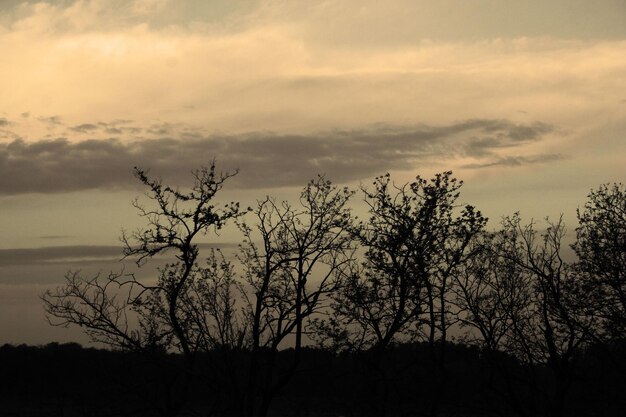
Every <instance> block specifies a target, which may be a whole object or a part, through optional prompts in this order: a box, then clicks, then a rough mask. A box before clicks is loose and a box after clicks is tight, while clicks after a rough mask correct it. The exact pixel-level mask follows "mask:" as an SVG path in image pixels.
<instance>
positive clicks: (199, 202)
mask: <svg viewBox="0 0 626 417" xmlns="http://www.w3.org/2000/svg"><path fill="white" fill-rule="evenodd" d="M233 175H234V174H231V173H224V174H222V173H218V172H217V171H216V168H215V163H212V164H211V165H210V166H209V167H208V168H202V169H200V170H197V171H193V177H194V184H193V186H192V187H191V189H190V190H188V191H181V190H179V189H177V188H172V187H169V186H165V185H163V184H162V182H161V180H159V179H152V178H150V177H148V174H147V172H146V171H144V170H142V169H139V168H135V176H136V177H137V178H138V179H139V180H140V181H141V183H142V184H144V185H145V186H147V187H148V192H147V193H146V196H147V198H148V199H149V201H150V203H151V204H149V205H144V204H142V203H141V202H140V201H139V200H138V199H136V200H135V201H134V202H133V205H134V206H135V207H136V208H137V210H138V211H139V214H140V216H141V217H143V218H144V219H145V220H146V223H147V225H146V227H145V228H144V229H140V230H137V231H136V232H133V233H130V234H129V233H124V234H123V236H122V241H123V243H124V246H125V248H124V255H125V256H126V257H133V258H134V259H135V260H136V262H137V264H138V265H140V266H141V265H143V264H144V263H145V262H146V261H147V260H149V259H150V258H152V257H154V256H156V255H158V254H161V253H165V252H173V254H174V256H175V258H176V261H175V262H173V263H170V264H167V265H166V266H165V267H163V268H161V269H159V276H158V279H157V280H156V282H155V283H153V284H148V283H144V282H140V281H139V280H137V279H135V277H134V276H132V275H122V274H110V275H109V276H108V277H107V278H106V279H102V278H100V277H98V276H96V277H94V278H85V277H82V276H81V275H80V274H79V273H78V272H70V273H68V274H67V276H66V284H65V286H64V287H60V288H57V290H56V291H47V292H46V293H45V294H44V295H43V297H42V298H43V301H44V308H45V310H46V313H47V316H48V318H49V321H50V322H51V323H52V324H54V325H61V326H69V325H78V326H81V327H83V328H85V329H86V332H87V333H88V334H89V335H90V336H91V338H92V340H94V341H95V342H100V343H104V344H106V345H108V346H110V347H113V348H118V349H123V350H133V351H138V352H146V351H155V350H157V351H170V350H174V351H178V352H181V353H182V354H183V357H184V362H185V367H184V369H183V371H182V372H181V373H180V381H179V384H177V386H178V387H179V389H177V392H176V395H173V396H172V398H171V401H170V403H169V404H168V406H167V410H166V411H165V413H166V414H168V415H176V413H177V412H178V410H180V408H181V407H182V406H183V404H184V402H185V397H186V393H187V390H188V387H189V384H190V382H191V379H192V376H193V370H194V364H195V359H196V354H197V353H198V352H199V351H201V350H207V349H210V348H212V347H214V346H216V345H219V344H222V343H232V342H233V341H234V339H239V338H240V336H239V335H238V334H235V333H237V332H239V331H240V330H239V329H236V327H237V324H235V322H234V320H233V317H234V316H233V315H231V313H230V311H231V310H232V305H233V304H232V303H233V301H232V299H231V298H230V293H229V292H228V291H230V288H231V287H232V268H231V267H230V266H229V265H228V264H227V263H226V262H225V261H223V259H222V260H219V257H217V256H216V254H215V253H212V254H211V256H210V257H209V262H208V264H207V266H205V267H202V268H201V267H199V266H198V263H197V262H198V257H199V249H198V245H197V244H196V243H195V239H196V238H197V237H198V236H200V235H204V234H207V233H209V232H215V231H217V230H219V229H221V228H222V227H223V226H224V225H225V224H226V222H228V221H229V220H231V219H234V218H237V217H239V216H240V215H241V214H242V212H241V211H240V209H239V204H238V203H227V204H225V205H223V206H221V207H219V206H216V205H215V202H214V198H215V196H216V194H217V193H218V192H219V191H220V190H221V189H222V187H223V184H224V183H225V182H226V181H227V180H228V179H229V178H230V177H232V176H233ZM209 323H211V324H210V325H209Z"/></svg>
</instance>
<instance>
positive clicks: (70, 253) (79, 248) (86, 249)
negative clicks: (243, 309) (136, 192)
mask: <svg viewBox="0 0 626 417" xmlns="http://www.w3.org/2000/svg"><path fill="white" fill-rule="evenodd" d="M198 246H199V248H200V249H201V250H209V249H212V248H223V249H232V248H235V247H236V244H234V243H228V242H226V243H220V244H213V243H200V244H198ZM121 259H122V248H121V247H119V246H98V245H74V246H47V247H40V248H27V249H0V268H6V267H15V266H31V267H33V266H45V265H52V266H54V265H60V266H65V267H69V266H76V265H78V266H81V265H89V264H107V263H109V264H110V263H117V262H119V261H120V260H121ZM160 259H161V261H163V259H169V258H168V256H167V255H165V256H161V257H160ZM2 275H3V274H0V276H2Z"/></svg>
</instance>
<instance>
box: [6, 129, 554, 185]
mask: <svg viewBox="0 0 626 417" xmlns="http://www.w3.org/2000/svg"><path fill="white" fill-rule="evenodd" d="M111 126H112V124H107V123H100V124H95V123H94V124H85V125H79V126H74V127H73V128H70V130H73V131H75V132H80V133H85V132H96V131H98V130H99V129H100V130H101V131H102V130H104V131H110V130H111V129H112V127H111ZM119 129H120V130H122V129H124V127H120V128H119ZM553 131H554V128H553V127H552V126H550V125H547V124H545V123H541V122H535V123H529V124H516V123H513V122H511V121H508V120H481V119H473V120H466V121H462V122H457V123H452V124H448V125H440V126H429V125H418V126H390V125H378V126H372V127H370V128H368V129H361V130H334V131H328V132H320V133H314V134H307V135H305V134H301V135H295V134H273V133H248V134H242V135H206V134H205V133H203V132H202V131H201V130H198V129H193V128H189V127H187V126H185V125H182V124H168V123H161V124H155V125H152V126H150V127H149V128H148V129H146V130H145V133H146V134H147V135H149V136H148V137H144V138H140V139H136V140H132V141H122V140H119V139H111V138H109V139H89V140H82V141H70V140H68V139H67V138H64V137H61V138H56V139H52V140H40V141H36V142H29V143H27V142H25V141H23V140H14V141H12V142H9V143H6V144H0V194H4V195H9V194H21V193H30V192H38V193H58V192H70V191H78V190H86V189H116V188H117V189H119V188H122V189H127V188H132V187H133V186H134V185H135V182H134V181H133V180H132V178H131V172H132V167H133V166H141V167H143V168H148V169H151V170H152V172H154V173H155V175H160V176H163V177H164V178H166V180H167V181H168V182H172V183H174V184H185V183H187V181H188V175H189V171H190V170H191V169H193V168H197V167H200V166H202V165H207V164H208V163H210V161H211V160H213V159H214V158H216V159H217V162H218V165H219V167H221V168H223V169H225V170H234V169H240V170H241V172H240V174H239V175H237V176H236V177H235V178H234V179H233V180H232V181H231V184H230V186H231V187H235V188H245V189H247V188H256V187H281V186H293V185H301V184H302V183H304V182H306V181H307V180H308V179H310V178H311V177H313V176H315V175H316V174H318V173H324V174H327V175H328V176H329V177H330V178H332V179H334V180H335V181H338V182H346V181H352V180H359V179H363V178H367V177H370V176H374V175H378V174H380V173H383V172H386V171H389V170H410V169H413V167H414V166H415V165H416V164H422V165H432V164H441V163H450V162H454V160H455V159H459V158H467V157H471V158H473V159H474V160H476V159H478V162H477V165H476V166H477V167H482V166H483V165H485V164H489V163H490V162H485V159H487V158H491V159H493V158H506V157H507V156H506V155H503V154H502V150H503V149H504V150H506V149H509V148H519V147H520V146H523V145H524V144H532V143H536V142H538V141H540V140H541V139H544V138H545V137H546V136H547V135H548V134H550V133H552V132H553ZM150 135H152V136H150ZM502 161H506V159H502ZM515 161H517V162H518V163H517V165H520V164H523V163H537V162H540V161H539V160H538V159H526V160H525V159H523V158H517V159H515ZM498 164H499V165H507V166H513V165H515V164H513V163H508V164H507V163H505V162H500V163H498ZM466 166H467V165H466Z"/></svg>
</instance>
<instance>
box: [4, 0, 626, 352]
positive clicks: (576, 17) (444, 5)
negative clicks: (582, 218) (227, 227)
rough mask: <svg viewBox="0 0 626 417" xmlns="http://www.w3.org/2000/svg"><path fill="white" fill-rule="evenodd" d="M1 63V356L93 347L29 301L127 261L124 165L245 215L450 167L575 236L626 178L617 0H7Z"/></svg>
mask: <svg viewBox="0 0 626 417" xmlns="http://www.w3.org/2000/svg"><path fill="white" fill-rule="evenodd" d="M0 53H1V55H2V58H1V59H0V91H2V94H0V213H1V214H2V215H1V216H0V236H1V237H0V343H4V342H11V343H47V342H48V341H52V340H59V341H65V340H79V341H83V342H84V341H85V339H84V338H83V339H81V336H80V335H79V333H77V332H73V331H71V330H65V329H58V328H51V327H49V326H48V325H47V323H46V322H45V320H44V316H43V309H42V307H41V301H40V300H39V298H38V296H39V295H40V294H41V293H42V292H43V291H45V289H47V288H50V287H54V286H56V285H59V284H60V283H62V281H63V276H64V273H65V271H67V270H68V269H82V270H84V271H86V272H88V273H96V272H98V271H106V270H107V268H110V267H111V265H113V267H116V266H118V265H117V264H116V262H115V261H116V260H117V259H118V258H119V250H118V248H119V240H118V239H119V236H120V230H121V229H122V228H127V229H133V228H136V227H140V226H141V222H140V219H139V218H138V216H137V213H136V211H135V210H134V209H133V207H132V206H131V204H130V202H131V200H132V199H133V198H134V197H135V196H136V195H138V194H140V193H141V192H142V189H141V188H140V187H139V186H138V183H137V181H136V180H135V179H134V178H133V176H132V168H133V166H141V167H143V168H147V169H150V172H151V173H153V174H154V175H155V176H160V177H163V179H164V181H165V182H167V183H171V184H176V185H181V186H184V185H185V184H188V183H189V179H190V175H189V172H190V171H191V170H192V169H194V168H198V167H200V166H202V165H206V164H207V163H209V162H210V161H211V160H213V159H215V160H216V161H217V165H218V167H219V168H220V169H223V170H234V169H239V170H240V171H239V174H238V175H237V176H235V177H234V178H233V179H232V180H231V181H230V182H229V183H228V184H227V186H226V189H225V190H224V192H223V198H224V201H227V200H228V201H230V200H232V199H236V200H240V201H242V202H243V203H244V204H252V203H253V202H254V201H255V200H256V199H258V198H263V197H264V196H265V195H267V194H270V195H276V196H278V198H293V197H296V196H297V195H298V190H299V189H300V188H301V187H302V186H303V185H304V184H305V183H306V181H307V180H308V179H310V178H313V177H315V176H316V175H317V174H325V175H326V176H327V177H328V178H329V179H331V180H333V181H334V182H336V183H339V184H347V185H350V186H358V184H360V183H364V184H367V183H369V182H370V181H371V179H372V178H374V177H375V176H377V175H381V174H384V173H385V172H391V174H392V175H393V178H394V179H395V180H396V181H397V182H398V183H404V182H406V181H410V180H411V179H412V178H414V177H415V176H416V175H418V174H419V175H422V176H430V175H433V174H434V173H436V172H441V171H446V170H452V171H453V172H454V174H455V176H456V177H458V178H460V179H462V180H464V181H465V185H464V187H463V190H462V196H461V200H462V202H464V203H471V204H473V205H475V206H477V207H478V208H479V209H480V210H482V211H483V212H484V213H485V214H486V215H487V216H488V217H489V218H490V219H492V223H491V225H493V227H495V225H496V224H497V221H498V219H499V218H500V217H501V216H504V215H508V214H511V213H513V212H515V211H520V212H521V215H522V217H523V218H524V219H528V220H530V219H531V218H534V219H541V218H543V217H544V216H551V217H556V216H558V215H559V214H560V213H563V214H564V216H565V222H566V224H567V225H568V227H569V228H570V230H573V228H574V227H575V221H576V215H575V213H576V208H577V207H579V206H581V205H582V204H584V201H585V198H586V195H587V193H588V192H589V190H590V189H591V188H594V187H597V186H598V185H600V184H602V183H607V182H623V181H624V177H625V175H624V174H625V173H626V169H625V168H624V161H626V158H625V157H626V136H625V133H626V0H597V1H593V2H590V1H586V0H541V1H539V0H527V1H523V2H510V1H498V0H465V1H458V0H457V1H453V0H439V1H437V2H432V1H420V0H393V1H386V2H381V1H375V0H327V1H326V0H320V1H304V0H303V1H295V0H294V1H278V0H240V1H236V0H212V1H205V0H178V1H175V0H127V1H122V0H58V1H52V0H49V1H19V0H1V1H0ZM239 239H240V238H239V237H238V236H237V235H236V233H235V232H234V231H226V232H225V233H224V235H223V236H221V237H219V240H220V241H223V242H235V241H238V240H239Z"/></svg>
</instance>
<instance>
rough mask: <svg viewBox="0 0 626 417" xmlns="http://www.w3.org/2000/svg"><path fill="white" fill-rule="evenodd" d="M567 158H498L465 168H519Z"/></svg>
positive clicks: (562, 156) (558, 156)
mask: <svg viewBox="0 0 626 417" xmlns="http://www.w3.org/2000/svg"><path fill="white" fill-rule="evenodd" d="M565 158H566V156H565V155H562V154H547V155H531V156H508V157H503V158H498V159H496V160H493V161H490V162H486V163H479V164H467V165H464V166H463V168H491V167H499V166H500V167H502V166H504V167H518V166H522V165H528V164H537V163H546V162H554V161H558V160H561V159H565Z"/></svg>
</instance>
